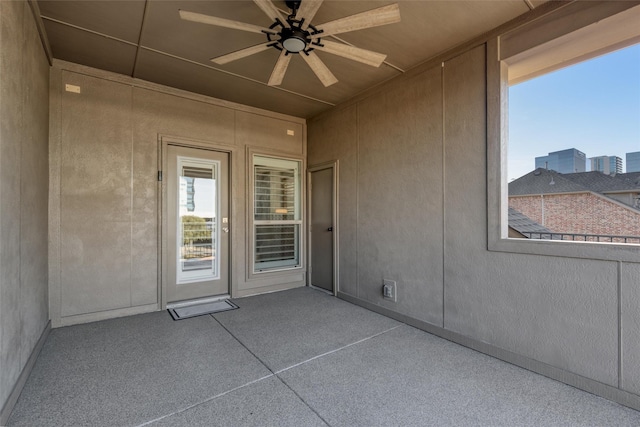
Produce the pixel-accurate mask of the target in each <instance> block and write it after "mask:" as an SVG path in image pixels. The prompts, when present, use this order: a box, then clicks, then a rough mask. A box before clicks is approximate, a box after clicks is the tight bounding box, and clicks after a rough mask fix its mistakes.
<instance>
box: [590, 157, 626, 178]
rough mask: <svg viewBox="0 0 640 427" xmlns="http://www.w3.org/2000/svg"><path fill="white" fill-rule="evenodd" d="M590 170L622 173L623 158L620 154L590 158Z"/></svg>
mask: <svg viewBox="0 0 640 427" xmlns="http://www.w3.org/2000/svg"><path fill="white" fill-rule="evenodd" d="M589 166H590V171H592V172H602V173H603V174H605V175H614V174H618V173H622V158H620V157H618V156H598V157H590V158H589Z"/></svg>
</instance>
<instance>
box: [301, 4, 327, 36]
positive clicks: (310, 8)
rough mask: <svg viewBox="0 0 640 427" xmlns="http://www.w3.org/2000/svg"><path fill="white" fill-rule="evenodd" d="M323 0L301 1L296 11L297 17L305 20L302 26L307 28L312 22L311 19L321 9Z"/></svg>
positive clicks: (304, 28)
mask: <svg viewBox="0 0 640 427" xmlns="http://www.w3.org/2000/svg"><path fill="white" fill-rule="evenodd" d="M322 1H323V0H303V2H302V3H300V8H299V9H298V11H297V12H296V19H298V20H303V19H304V22H303V23H302V26H301V28H302V29H303V30H306V29H307V28H308V27H309V24H310V23H311V20H312V19H313V17H314V16H316V12H317V11H318V9H320V6H321V5H322Z"/></svg>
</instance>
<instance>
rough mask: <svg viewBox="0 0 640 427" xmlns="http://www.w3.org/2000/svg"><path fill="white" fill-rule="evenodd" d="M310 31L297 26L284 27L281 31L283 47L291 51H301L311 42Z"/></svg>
mask: <svg viewBox="0 0 640 427" xmlns="http://www.w3.org/2000/svg"><path fill="white" fill-rule="evenodd" d="M308 34H309V33H308V32H306V31H302V30H299V29H297V28H295V27H294V28H284V29H283V30H282V32H281V33H280V43H281V44H282V47H283V48H284V49H285V50H286V51H287V52H290V53H299V52H302V51H303V50H305V49H306V48H307V45H308V44H309V43H310V41H311V40H309V37H308Z"/></svg>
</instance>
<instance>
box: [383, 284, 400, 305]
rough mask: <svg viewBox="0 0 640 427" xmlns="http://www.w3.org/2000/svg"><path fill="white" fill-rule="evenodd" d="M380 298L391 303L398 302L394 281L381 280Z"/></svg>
mask: <svg viewBox="0 0 640 427" xmlns="http://www.w3.org/2000/svg"><path fill="white" fill-rule="evenodd" d="M382 298H384V299H386V300H388V301H393V302H397V301H398V287H397V285H396V281H395V280H388V279H383V281H382Z"/></svg>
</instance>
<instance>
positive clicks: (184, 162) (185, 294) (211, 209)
mask: <svg viewBox="0 0 640 427" xmlns="http://www.w3.org/2000/svg"><path fill="white" fill-rule="evenodd" d="M166 170H167V173H166V192H167V194H166V197H167V204H166V206H167V208H166V209H167V212H166V215H167V222H166V224H167V226H166V230H165V233H166V236H167V246H166V247H167V257H166V260H167V263H168V266H167V267H168V268H167V274H168V277H167V281H166V288H165V289H166V291H167V302H176V301H183V300H189V299H197V298H204V297H211V296H216V295H224V294H228V293H229V227H230V223H229V154H228V153H223V152H218V151H209V150H203V149H196V148H186V147H180V146H175V145H169V146H168V147H167V164H166Z"/></svg>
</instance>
